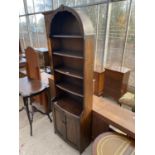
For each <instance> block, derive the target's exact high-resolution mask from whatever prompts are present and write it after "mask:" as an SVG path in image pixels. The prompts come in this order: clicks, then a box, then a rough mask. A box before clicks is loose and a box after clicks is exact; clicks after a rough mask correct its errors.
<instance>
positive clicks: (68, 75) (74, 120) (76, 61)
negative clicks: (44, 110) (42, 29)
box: [50, 6, 94, 152]
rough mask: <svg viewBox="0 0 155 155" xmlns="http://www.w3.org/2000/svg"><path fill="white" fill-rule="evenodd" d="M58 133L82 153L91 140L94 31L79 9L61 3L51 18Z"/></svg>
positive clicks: (54, 113)
mask: <svg viewBox="0 0 155 155" xmlns="http://www.w3.org/2000/svg"><path fill="white" fill-rule="evenodd" d="M50 27H51V29H50V37H51V48H52V58H53V68H54V80H55V91H56V99H55V100H56V101H57V102H55V103H54V105H53V118H54V128H55V132H56V133H57V134H58V135H59V136H60V137H61V138H63V139H64V140H65V141H66V142H67V143H69V144H70V145H72V146H73V147H74V148H76V149H78V150H79V151H80V152H82V151H83V150H84V149H85V148H86V147H87V146H88V145H89V143H90V141H91V122H92V120H91V114H92V97H93V50H94V30H93V27H92V24H91V22H90V20H89V19H88V18H87V17H86V15H85V14H83V13H82V12H80V11H77V12H76V11H75V10H74V9H72V8H69V7H66V6H61V7H60V8H58V9H57V10H55V12H54V14H53V16H52V19H51V26H50Z"/></svg>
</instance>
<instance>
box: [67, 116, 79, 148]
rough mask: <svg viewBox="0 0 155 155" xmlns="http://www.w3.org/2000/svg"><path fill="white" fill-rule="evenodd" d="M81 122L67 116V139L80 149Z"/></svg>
mask: <svg viewBox="0 0 155 155" xmlns="http://www.w3.org/2000/svg"><path fill="white" fill-rule="evenodd" d="M79 123H80V121H79V118H76V117H74V116H72V115H70V114H68V113H67V114H66V131H67V132H66V139H67V140H68V141H69V142H70V143H72V144H73V145H75V147H77V148H79V144H80V125H79Z"/></svg>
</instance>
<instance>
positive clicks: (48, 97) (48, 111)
mask: <svg viewBox="0 0 155 155" xmlns="http://www.w3.org/2000/svg"><path fill="white" fill-rule="evenodd" d="M46 94H47V100H48V109H47V116H48V118H49V120H50V122H52V119H51V117H50V110H51V99H50V94H49V90H48V88H47V89H46Z"/></svg>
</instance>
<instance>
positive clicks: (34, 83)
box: [19, 77, 52, 136]
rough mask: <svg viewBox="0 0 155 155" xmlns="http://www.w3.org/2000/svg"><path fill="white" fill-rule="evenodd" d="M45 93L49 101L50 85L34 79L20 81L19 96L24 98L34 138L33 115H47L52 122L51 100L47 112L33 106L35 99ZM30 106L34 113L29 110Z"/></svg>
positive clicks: (26, 78)
mask: <svg viewBox="0 0 155 155" xmlns="http://www.w3.org/2000/svg"><path fill="white" fill-rule="evenodd" d="M42 93H44V94H45V95H46V97H47V98H48V99H49V93H48V85H46V84H44V83H43V82H41V81H40V80H35V79H32V78H28V77H24V78H20V79H19V94H20V95H21V96H22V98H23V101H24V108H25V109H26V113H27V117H28V121H29V123H30V135H31V136H32V122H33V113H34V112H36V111H37V112H40V113H41V114H44V115H47V116H48V118H49V119H50V121H52V120H51V118H50V116H49V112H50V109H49V108H50V106H49V100H48V106H47V111H46V112H42V111H40V110H39V109H37V108H36V107H35V106H34V105H32V102H33V99H32V98H33V97H35V96H37V95H40V94H42ZM29 104H30V105H31V107H32V111H31V112H30V110H29Z"/></svg>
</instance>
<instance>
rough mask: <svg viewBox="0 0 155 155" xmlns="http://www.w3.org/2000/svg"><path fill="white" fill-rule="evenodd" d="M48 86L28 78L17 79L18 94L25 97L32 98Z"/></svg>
mask: <svg viewBox="0 0 155 155" xmlns="http://www.w3.org/2000/svg"><path fill="white" fill-rule="evenodd" d="M46 87H48V85H46V84H44V83H43V82H41V81H40V80H34V79H30V78H28V77H24V78H20V79H19V93H20V94H21V95H22V96H23V97H25V96H27V97H30V96H33V95H34V94H36V93H38V92H41V91H42V90H44V89H45V88H46Z"/></svg>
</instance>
